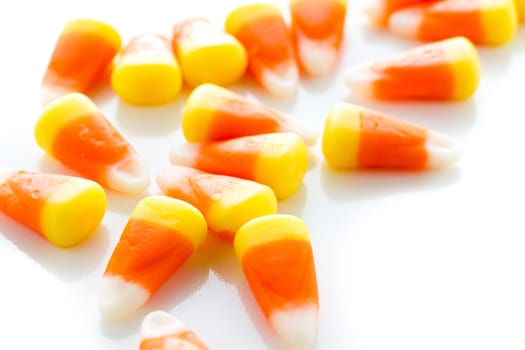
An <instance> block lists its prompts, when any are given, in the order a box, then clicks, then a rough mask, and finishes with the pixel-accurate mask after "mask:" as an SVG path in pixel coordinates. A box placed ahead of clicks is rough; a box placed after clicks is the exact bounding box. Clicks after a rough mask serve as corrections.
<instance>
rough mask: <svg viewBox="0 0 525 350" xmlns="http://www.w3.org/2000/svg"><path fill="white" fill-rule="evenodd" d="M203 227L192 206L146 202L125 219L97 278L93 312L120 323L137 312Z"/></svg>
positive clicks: (158, 200) (149, 199)
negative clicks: (107, 259) (105, 266)
mask: <svg viewBox="0 0 525 350" xmlns="http://www.w3.org/2000/svg"><path fill="white" fill-rule="evenodd" d="M206 233H207V227H206V221H205V220H204V217H203V216H202V214H201V213H200V212H199V211H198V210H197V209H195V208H194V207H193V206H191V205H190V204H188V203H186V202H182V201H179V200H177V199H173V198H169V197H162V196H151V197H146V198H144V199H142V200H141V201H140V202H139V203H138V204H137V206H136V207H135V209H134V210H133V213H132V214H131V217H130V218H129V220H128V223H127V225H126V227H125V228H124V231H123V232H122V236H121V237H120V241H119V242H118V244H117V246H116V247H115V250H114V251H113V254H112V255H111V259H110V260H109V263H108V266H107V268H106V271H105V273H104V276H103V277H102V283H101V286H100V290H99V311H100V314H101V316H102V317H103V318H104V319H106V320H109V321H121V320H124V319H126V318H128V317H129V316H131V314H133V312H135V311H136V310H137V309H138V308H140V307H141V306H142V305H143V304H144V303H145V302H146V301H147V300H148V299H149V298H150V297H151V296H152V295H153V294H154V293H155V292H156V291H157V290H158V289H159V288H160V287H161V286H162V285H163V284H164V282H166V280H168V278H169V277H170V276H171V275H172V274H173V273H174V272H175V271H177V270H178V269H179V268H180V267H181V266H182V264H184V262H185V261H186V260H187V259H188V258H189V257H190V256H191V255H192V254H193V252H194V251H195V249H196V248H197V247H198V246H199V245H200V244H201V243H202V241H203V240H204V237H205V236H206Z"/></svg>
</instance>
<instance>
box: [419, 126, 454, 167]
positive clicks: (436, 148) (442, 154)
mask: <svg viewBox="0 0 525 350" xmlns="http://www.w3.org/2000/svg"><path fill="white" fill-rule="evenodd" d="M425 148H426V150H427V152H428V161H427V166H428V167H429V168H442V167H445V166H447V165H451V164H454V163H456V162H457V161H458V160H459V158H461V147H460V145H459V144H458V143H457V142H456V141H454V140H452V139H451V138H449V137H447V136H444V135H441V134H438V133H436V132H434V131H428V134H427V140H426V145H425Z"/></svg>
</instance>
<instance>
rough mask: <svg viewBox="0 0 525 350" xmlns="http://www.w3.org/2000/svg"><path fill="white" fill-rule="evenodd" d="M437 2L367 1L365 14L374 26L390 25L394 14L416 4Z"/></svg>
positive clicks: (416, 0) (407, 0)
mask: <svg viewBox="0 0 525 350" xmlns="http://www.w3.org/2000/svg"><path fill="white" fill-rule="evenodd" d="M431 1H435V0H367V1H366V7H365V12H366V14H367V15H368V17H369V18H370V20H371V21H372V23H373V24H374V25H378V26H386V25H388V18H389V17H390V15H391V14H392V13H393V12H396V11H397V10H401V9H402V8H404V7H408V6H411V5H416V4H423V3H425V2H427V3H428V2H431Z"/></svg>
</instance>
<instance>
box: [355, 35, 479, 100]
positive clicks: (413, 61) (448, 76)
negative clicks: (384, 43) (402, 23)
mask: <svg viewBox="0 0 525 350" xmlns="http://www.w3.org/2000/svg"><path fill="white" fill-rule="evenodd" d="M479 76H480V68H479V56H478V52H477V51H476V48H475V47H474V46H473V45H472V43H471V42H470V41H469V40H468V39H465V38H462V37H457V38H452V39H447V40H443V41H440V42H436V43H432V44H427V45H423V46H420V47H417V48H415V49H412V50H409V51H407V52H404V53H401V54H398V55H396V56H393V57H390V58H384V59H381V60H378V61H376V62H373V63H371V64H365V65H363V66H359V67H356V68H353V69H351V70H350V71H349V72H348V73H347V76H346V84H347V86H348V87H349V88H350V89H351V91H352V94H353V95H356V96H358V97H362V98H372V99H379V100H464V99H467V98H468V97H470V96H471V95H472V94H473V93H474V92H475V91H476V88H477V86H478V82H479Z"/></svg>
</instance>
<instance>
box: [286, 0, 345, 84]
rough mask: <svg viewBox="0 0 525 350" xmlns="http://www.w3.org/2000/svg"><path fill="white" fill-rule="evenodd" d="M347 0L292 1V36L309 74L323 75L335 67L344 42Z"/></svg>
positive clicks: (298, 55)
mask: <svg viewBox="0 0 525 350" xmlns="http://www.w3.org/2000/svg"><path fill="white" fill-rule="evenodd" d="M346 2H347V1H346V0H290V12H291V15H292V39H293V43H294V45H295V52H296V53H297V58H298V60H299V63H300V64H301V66H302V68H303V69H304V70H305V71H306V73H308V74H310V75H313V76H319V75H324V74H326V73H327V72H329V71H330V70H331V69H333V68H334V67H335V66H336V64H337V62H338V60H339V54H340V49H341V44H342V41H343V34H344V26H345V17H346Z"/></svg>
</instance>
